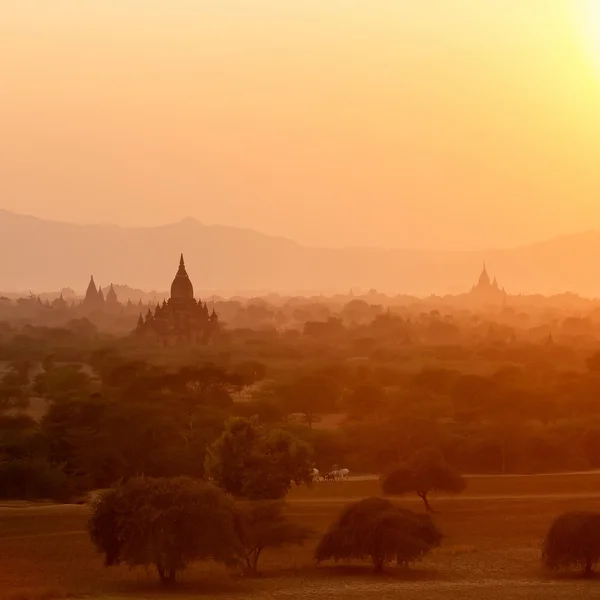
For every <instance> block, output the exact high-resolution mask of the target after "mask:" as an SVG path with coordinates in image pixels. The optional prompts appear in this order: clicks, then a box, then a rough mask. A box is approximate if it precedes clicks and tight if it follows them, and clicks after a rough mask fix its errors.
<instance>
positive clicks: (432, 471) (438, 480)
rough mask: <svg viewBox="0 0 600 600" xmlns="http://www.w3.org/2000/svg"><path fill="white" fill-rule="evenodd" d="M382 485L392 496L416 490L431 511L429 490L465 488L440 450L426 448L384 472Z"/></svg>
mask: <svg viewBox="0 0 600 600" xmlns="http://www.w3.org/2000/svg"><path fill="white" fill-rule="evenodd" d="M381 487H382V489H383V491H384V492H385V493H386V494H392V495H402V494H408V493H410V492H416V494H417V495H418V496H419V497H420V498H421V499H422V500H423V503H424V504H425V508H426V509H427V511H431V506H430V504H429V500H428V498H427V495H428V494H429V492H431V491H439V492H450V493H459V492H462V491H463V490H464V489H465V487H466V482H465V480H464V478H463V477H462V475H461V474H460V473H459V472H458V471H457V470H456V469H454V468H453V467H452V466H450V465H449V464H448V463H447V462H446V460H445V459H444V457H443V456H442V455H441V454H440V453H438V452H430V451H425V452H421V453H419V454H417V455H415V456H414V457H413V458H412V459H411V460H409V461H408V462H406V463H404V464H401V465H399V466H397V467H396V468H395V469H393V470H392V471H390V472H389V473H388V474H387V475H385V476H384V477H383V479H382V482H381Z"/></svg>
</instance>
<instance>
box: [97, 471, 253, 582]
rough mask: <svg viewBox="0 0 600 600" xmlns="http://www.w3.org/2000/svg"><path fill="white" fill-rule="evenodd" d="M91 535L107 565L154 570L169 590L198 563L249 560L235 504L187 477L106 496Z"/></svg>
mask: <svg viewBox="0 0 600 600" xmlns="http://www.w3.org/2000/svg"><path fill="white" fill-rule="evenodd" d="M88 530H89V534H90V537H91V540H92V542H93V543H94V545H95V546H96V548H97V549H98V551H99V552H100V553H102V554H104V557H105V564H106V566H109V567H110V566H113V565H118V564H120V563H125V564H127V565H130V566H132V567H134V566H149V565H154V567H155V568H156V571H157V573H158V576H159V578H160V581H161V582H162V583H163V584H165V585H171V584H174V583H175V581H176V578H177V575H178V573H180V572H181V571H182V570H184V569H185V568H186V566H187V565H188V564H189V563H191V562H193V561H196V560H206V559H213V560H216V561H219V562H223V563H226V564H233V563H234V562H236V561H237V560H238V559H239V558H241V557H242V556H243V546H242V542H241V539H242V535H243V534H242V529H241V521H240V519H239V516H238V514H237V512H236V510H235V507H234V505H233V503H232V502H230V501H229V500H228V498H227V497H226V496H225V494H223V492H222V491H221V490H219V489H217V488H215V487H213V486H211V485H209V484H207V483H204V482H199V481H194V480H192V479H188V478H186V477H179V478H174V479H168V478H162V479H151V478H137V479H132V480H130V481H129V482H128V483H126V484H125V485H121V486H119V487H116V488H113V489H111V490H108V491H106V492H104V493H103V494H102V495H101V496H100V497H99V498H98V500H97V501H96V502H95V503H94V506H93V509H92V516H91V517H90V520H89V523H88Z"/></svg>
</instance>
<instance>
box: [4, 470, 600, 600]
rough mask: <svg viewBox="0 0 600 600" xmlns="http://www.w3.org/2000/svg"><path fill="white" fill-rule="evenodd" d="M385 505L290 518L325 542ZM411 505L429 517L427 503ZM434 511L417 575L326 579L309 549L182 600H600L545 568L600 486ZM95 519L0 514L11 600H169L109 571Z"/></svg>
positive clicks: (504, 486)
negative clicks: (550, 537) (337, 520)
mask: <svg viewBox="0 0 600 600" xmlns="http://www.w3.org/2000/svg"><path fill="white" fill-rule="evenodd" d="M374 493H377V482H376V481H357V482H348V483H344V484H321V485H317V486H315V487H314V488H313V489H311V490H305V489H304V490H295V491H294V492H293V493H292V494H291V495H290V498H289V508H288V511H289V514H290V517H291V518H293V519H295V520H297V521H298V522H301V523H304V524H307V525H309V526H311V527H313V528H314V529H316V530H317V531H318V532H322V531H324V530H325V528H326V527H327V526H328V525H329V523H330V522H331V521H332V520H333V519H334V517H335V516H336V514H337V512H338V511H339V510H340V507H341V506H342V505H343V504H344V503H346V502H347V501H349V500H350V499H353V498H356V497H360V496H366V495H371V494H374ZM536 493H537V494H539V496H538V497H536V496H534V494H536ZM569 493H571V494H573V493H575V494H580V495H579V496H576V495H575V496H571V497H569ZM583 494H587V496H584V495H583ZM401 502H402V503H403V504H405V505H406V506H409V507H411V508H415V509H418V510H420V506H419V503H418V501H417V499H412V498H407V499H405V500H401ZM435 508H436V511H437V512H436V514H435V519H436V521H437V523H438V524H439V526H440V528H441V529H442V530H443V532H444V534H445V536H446V539H445V542H444V544H443V545H442V547H441V548H440V549H439V550H437V551H436V552H435V553H434V554H433V555H432V556H430V557H429V558H428V559H427V560H426V561H424V562H423V563H421V564H419V565H418V566H417V567H416V568H415V569H413V570H412V571H410V572H402V571H395V570H394V569H391V570H390V571H389V572H388V573H387V574H385V575H384V576H374V575H372V574H371V573H370V570H369V567H368V565H364V566H363V565H345V566H335V565H327V566H321V567H316V566H315V565H314V564H313V562H312V554H313V551H314V546H315V544H316V539H314V540H311V541H310V542H309V543H308V544H307V545H306V546H305V547H303V548H291V549H286V550H284V551H278V552H270V553H269V552H268V553H266V554H265V557H264V561H263V562H262V565H261V567H262V569H263V571H264V577H262V578H260V579H256V580H247V579H244V578H241V577H239V576H237V575H235V574H233V573H230V572H227V571H225V570H224V569H223V568H221V567H219V566H216V565H212V564H201V565H197V566H194V567H193V568H192V569H190V570H189V571H188V572H187V573H186V574H185V577H184V580H183V582H182V585H181V586H180V589H179V590H178V591H177V592H174V593H173V595H174V596H176V597H177V598H185V599H186V600H187V598H192V597H194V598H197V597H205V598H239V600H249V599H250V598H253V599H263V598H265V599H266V598H282V599H289V600H294V599H301V598H313V597H314V598H323V599H333V598H335V599H350V600H352V599H359V598H360V599H361V600H364V599H365V598H377V599H381V600H387V599H391V598H399V597H402V598H404V599H405V600H412V599H417V598H418V599H419V600H422V599H424V598H425V599H431V600H437V599H442V598H444V599H446V598H449V597H461V598H462V599H464V600H484V599H485V600H496V599H500V598H503V599H504V598H511V599H512V598H516V599H519V598H528V599H533V600H536V599H542V598H543V599H553V598H564V599H570V598H583V597H590V598H591V597H595V596H597V597H600V581H582V580H579V579H573V578H555V579H552V578H549V577H548V576H547V575H546V574H544V573H543V572H542V570H541V568H540V562H539V554H540V553H539V545H540V542H541V539H542V537H543V535H544V533H545V531H546V529H547V527H548V525H549V523H550V521H551V520H552V519H553V517H554V516H555V515H556V514H558V513H560V512H563V511H566V510H571V509H591V510H600V475H573V476H568V477H567V476H548V477H540V478H534V477H527V478H525V477H509V478H474V479H472V480H471V487H470V490H469V492H468V494H465V495H464V496H463V497H460V498H454V499H445V498H437V499H436V500H435ZM87 516H88V509H87V508H86V507H80V506H67V507H52V506H50V507H49V506H39V507H29V508H23V507H19V508H2V509H0V598H2V599H5V598H10V599H12V600H51V599H53V598H59V597H66V596H78V597H80V596H87V595H92V596H94V597H97V598H114V599H122V600H131V599H138V598H139V599H142V598H144V599H146V598H152V597H155V596H156V597H158V596H163V595H165V593H164V592H163V591H162V590H160V589H158V587H157V585H156V582H155V578H154V574H153V573H152V572H146V571H144V570H142V569H139V570H129V569H127V568H118V569H105V568H104V567H103V566H102V561H101V559H100V557H98V556H97V555H95V553H94V551H93V548H92V547H91V545H90V543H89V541H88V538H87V534H86V532H85V525H86V520H87Z"/></svg>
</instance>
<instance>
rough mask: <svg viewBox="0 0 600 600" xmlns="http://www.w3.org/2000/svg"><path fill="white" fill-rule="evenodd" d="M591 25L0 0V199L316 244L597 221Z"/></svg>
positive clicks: (399, 241)
mask: <svg viewBox="0 0 600 600" xmlns="http://www.w3.org/2000/svg"><path fill="white" fill-rule="evenodd" d="M599 32H600V18H599V17H598V9H597V3H596V2H595V0H553V1H552V2H546V1H544V0H529V1H526V2H523V1H522V0H506V1H505V2H503V3H502V9H501V10H500V9H498V7H497V5H496V3H492V2H481V1H480V0H455V1H453V2H447V1H442V0H425V1H422V2H409V1H390V0H374V1H372V2H363V1H361V0H343V1H342V0H332V1H330V2H326V3H324V2H321V1H318V0H305V1H303V2H296V1H289V2H271V1H264V0H221V1H219V2H194V1H192V0H181V1H178V2H146V1H142V0H123V1H122V2H98V1H92V0H86V1H83V2H82V1H80V0H54V1H53V2H51V3H50V2H44V1H41V0H22V1H19V2H9V3H4V5H3V6H2V19H0V56H2V57H4V58H3V62H2V79H3V82H2V90H1V92H0V94H1V96H0V101H1V106H2V110H1V111H0V131H2V136H1V138H0V206H2V207H3V208H6V209H9V210H12V211H15V212H21V213H28V214H33V215H36V216H38V217H42V218H46V219H52V220H61V221H69V222H77V223H102V222H104V223H114V224H117V225H127V226H147V225H152V226H161V225H164V224H166V223H171V222H177V221H179V220H181V219H182V218H184V217H193V218H195V219H198V220H199V221H201V222H202V223H206V224H217V225H224V226H235V227H242V228H249V229H254V230H256V231H260V232H262V233H265V234H268V235H275V236H283V237H286V238H289V239H292V240H295V241H297V242H299V243H302V244H306V245H309V246H318V247H323V246H333V247H339V246H346V245H352V246H384V247H395V248H420V249H428V250H430V249H433V250H448V249H462V250H465V249H479V250H481V249H487V248H505V247H514V246H518V245H524V244H529V243H532V242H536V241H540V240H544V239H550V238H553V237H556V236H558V235H563V234H572V233H577V232H580V231H586V230H588V229H590V228H596V229H600V204H599V203H598V198H599V197H600V170H599V169H598V167H597V157H598V156H599V155H600V113H599V111H598V110H597V107H598V106H599V105H600V42H599V41H598V39H599V37H600V33H599ZM9 57H10V58H9ZM36 244H37V242H36V240H35V239H29V240H28V245H30V246H35V245H36ZM88 270H89V269H88ZM116 275H119V273H117V274H116ZM503 275H504V274H503ZM505 275H506V277H509V276H510V273H506V274H505ZM465 277H466V274H465ZM375 279H376V281H374V282H373V285H380V283H379V277H375ZM266 283H269V285H271V283H270V282H267V281H264V282H263V281H262V280H261V281H260V285H261V286H262V285H263V284H266ZM309 283H310V282H309V281H306V282H302V285H303V286H304V285H307V284H309ZM358 283H359V282H357V284H358ZM365 283H366V282H365ZM386 283H388V284H389V285H390V286H392V285H393V286H396V285H397V286H398V287H403V283H402V282H398V283H393V284H392V282H391V281H390V282H386ZM568 283H569V282H568V281H565V285H568ZM40 284H44V285H47V283H46V282H40ZM282 284H283V282H282ZM344 284H347V282H346V281H344ZM32 285H37V281H34V282H32ZM240 285H242V282H240ZM298 285H300V283H299V284H298ZM428 285H429V284H428ZM448 285H449V283H448V284H446V283H444V284H442V285H435V286H431V285H429V287H428V288H427V289H423V288H421V287H420V286H415V288H414V289H415V290H417V289H418V290H419V291H421V292H425V291H427V292H428V291H439V292H441V291H444V290H445V289H448V288H447V286H448ZM244 286H245V284H244ZM409 287H411V288H412V286H409ZM515 287H517V288H519V289H521V288H522V287H523V286H522V284H521V280H520V279H516V280H515ZM543 287H544V289H547V288H546V286H543ZM540 291H543V290H540ZM581 291H584V290H583V288H581Z"/></svg>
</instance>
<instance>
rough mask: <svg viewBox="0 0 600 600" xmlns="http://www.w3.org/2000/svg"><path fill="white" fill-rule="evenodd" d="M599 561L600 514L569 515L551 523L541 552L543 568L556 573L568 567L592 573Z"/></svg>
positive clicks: (572, 513) (580, 513)
mask: <svg viewBox="0 0 600 600" xmlns="http://www.w3.org/2000/svg"><path fill="white" fill-rule="evenodd" d="M599 559H600V513H594V512H569V513H565V514H563V515H560V516H559V517H557V518H556V519H555V520H554V522H553V523H552V525H551V527H550V530H549V531H548V534H547V535H546V539H545V540H544V546H543V550H542V561H543V563H544V565H545V566H546V567H547V568H549V569H551V570H553V571H556V570H559V569H564V568H569V567H577V568H581V569H583V574H584V575H585V576H589V575H591V574H592V572H593V569H594V565H595V564H596V563H597V562H598V560H599Z"/></svg>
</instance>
